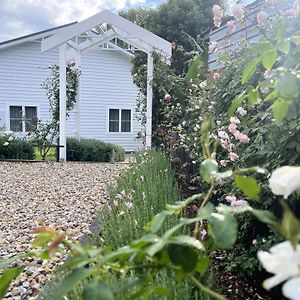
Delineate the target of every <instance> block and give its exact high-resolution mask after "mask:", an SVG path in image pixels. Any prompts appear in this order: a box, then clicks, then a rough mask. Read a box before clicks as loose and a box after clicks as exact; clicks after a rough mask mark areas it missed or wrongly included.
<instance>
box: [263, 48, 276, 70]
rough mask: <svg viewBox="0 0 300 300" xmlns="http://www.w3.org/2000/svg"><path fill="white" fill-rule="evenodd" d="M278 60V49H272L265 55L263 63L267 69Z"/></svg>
mask: <svg viewBox="0 0 300 300" xmlns="http://www.w3.org/2000/svg"><path fill="white" fill-rule="evenodd" d="M276 60H277V51H276V50H275V49H272V50H270V51H266V52H265V53H264V55H263V59H262V64H263V66H264V67H265V68H266V69H267V70H271V69H272V67H273V65H274V64H275V62H276Z"/></svg>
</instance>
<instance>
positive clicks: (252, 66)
mask: <svg viewBox="0 0 300 300" xmlns="http://www.w3.org/2000/svg"><path fill="white" fill-rule="evenodd" d="M260 62H261V58H260V57H255V58H253V59H252V60H251V61H250V62H249V63H248V64H247V66H246V67H245V68H244V71H243V76H242V84H245V83H247V82H248V81H249V79H250V78H251V77H252V75H253V74H254V72H255V71H256V67H257V65H258V64H259V63H260Z"/></svg>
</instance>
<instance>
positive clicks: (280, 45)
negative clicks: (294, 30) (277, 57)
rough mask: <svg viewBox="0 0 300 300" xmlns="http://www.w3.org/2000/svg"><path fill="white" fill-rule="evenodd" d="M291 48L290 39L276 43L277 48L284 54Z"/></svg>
mask: <svg viewBox="0 0 300 300" xmlns="http://www.w3.org/2000/svg"><path fill="white" fill-rule="evenodd" d="M290 48H291V43H290V41H281V42H279V43H278V44H277V49H278V50H279V51H281V52H283V53H285V54H288V53H289V51H290Z"/></svg>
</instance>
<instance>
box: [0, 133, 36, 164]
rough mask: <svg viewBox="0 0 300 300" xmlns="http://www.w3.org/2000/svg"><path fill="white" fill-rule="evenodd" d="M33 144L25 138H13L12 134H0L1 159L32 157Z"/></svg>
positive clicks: (33, 153)
mask: <svg viewBox="0 0 300 300" xmlns="http://www.w3.org/2000/svg"><path fill="white" fill-rule="evenodd" d="M34 149H35V148H34V145H33V144H32V143H31V142H30V141H28V140H26V139H17V138H13V136H12V135H3V136H0V158H1V159H30V160H32V159H34V157H35V151H34Z"/></svg>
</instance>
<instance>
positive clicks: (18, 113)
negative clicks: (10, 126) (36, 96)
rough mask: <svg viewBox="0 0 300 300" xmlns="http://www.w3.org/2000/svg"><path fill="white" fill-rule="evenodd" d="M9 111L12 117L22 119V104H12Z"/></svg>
mask: <svg viewBox="0 0 300 300" xmlns="http://www.w3.org/2000/svg"><path fill="white" fill-rule="evenodd" d="M9 111H10V118H11V119H22V106H10V107H9Z"/></svg>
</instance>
